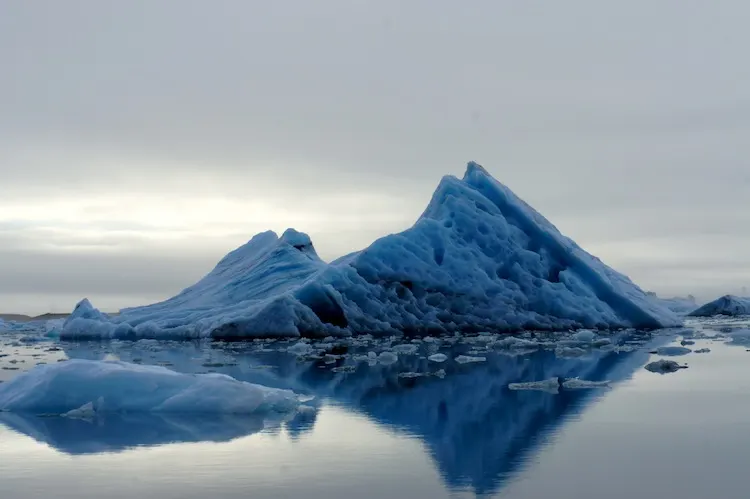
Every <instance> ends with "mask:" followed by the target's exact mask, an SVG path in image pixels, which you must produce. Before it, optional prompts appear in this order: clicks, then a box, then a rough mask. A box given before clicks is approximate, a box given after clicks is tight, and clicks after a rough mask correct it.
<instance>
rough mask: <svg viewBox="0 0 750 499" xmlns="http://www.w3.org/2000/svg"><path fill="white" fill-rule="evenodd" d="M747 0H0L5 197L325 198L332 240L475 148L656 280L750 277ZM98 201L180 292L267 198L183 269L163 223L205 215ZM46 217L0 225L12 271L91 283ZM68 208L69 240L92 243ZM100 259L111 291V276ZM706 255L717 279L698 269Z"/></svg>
mask: <svg viewBox="0 0 750 499" xmlns="http://www.w3.org/2000/svg"><path fill="white" fill-rule="evenodd" d="M748 15H750V6H749V5H748V4H747V2H742V1H740V0H731V1H727V2H722V3H721V5H720V6H718V5H715V4H711V3H708V2H703V3H701V2H692V3H685V2H682V1H678V0H664V1H660V2H647V1H645V0H635V1H632V2H619V3H612V2H601V1H596V0H572V1H569V2H558V3H555V2H552V3H549V2H497V1H492V0H478V1H475V2H471V3H470V4H465V3H461V2H448V1H446V0H438V1H435V0H432V1H428V0H415V1H410V2H402V1H396V0H382V1H377V2H376V1H370V0H358V1H349V0H326V1H321V2H309V1H303V0H292V1H287V2H256V1H244V0H222V1H219V2H204V1H199V0H179V1H178V0H164V1H160V2H152V1H147V0H132V1H129V2H99V1H95V0H70V1H67V2H56V1H53V0H47V1H38V2H25V1H21V0H11V1H6V2H3V4H2V6H0V60H2V61H3V78H0V208H1V207H2V206H3V204H2V202H11V201H13V202H16V203H27V204H28V205H29V206H33V205H39V206H42V205H44V203H45V202H46V200H47V199H51V198H56V199H57V198H66V197H67V198H71V199H72V198H85V197H87V196H93V195H105V196H106V195H112V196H116V195H122V194H123V193H125V194H128V196H130V197H129V199H130V200H129V202H138V199H139V198H138V196H147V195H150V196H154V195H156V196H163V198H164V202H165V203H170V202H171V200H175V199H182V200H185V199H194V200H195V203H196V205H198V206H199V205H200V203H201V202H203V199H205V197H207V196H220V197H223V198H226V199H235V200H247V199H256V198H257V199H262V200H264V201H268V202H269V203H270V204H269V206H274V207H276V209H279V210H280V209H281V208H279V207H282V206H287V207H290V206H291V207H297V208H299V207H302V210H297V211H299V212H304V211H305V210H304V208H305V207H306V206H310V207H320V206H324V205H325V210H327V211H325V210H321V212H323V211H325V213H330V220H328V221H327V222H326V223H324V224H322V225H317V224H316V225H315V226H313V227H306V226H305V224H306V223H308V221H307V220H305V219H304V218H303V217H302V216H300V218H299V220H298V222H299V223H296V222H294V220H290V221H289V224H290V225H297V226H298V228H299V229H300V230H305V231H308V232H311V233H312V235H313V237H314V238H315V241H316V245H317V246H318V247H319V249H320V250H321V253H323V254H324V255H326V256H328V257H333V256H336V255H337V254H340V253H341V252H346V251H349V250H351V249H356V248H358V247H361V246H364V245H366V244H367V243H368V242H369V241H370V240H371V239H373V238H374V237H375V236H377V235H381V234H384V233H387V232H390V231H394V230H400V229H403V228H405V227H406V226H407V225H408V223H409V222H410V221H411V220H413V219H414V218H416V217H417V216H418V215H419V212H420V210H421V208H422V207H423V206H424V204H426V202H427V201H428V199H429V196H430V194H431V192H432V190H433V189H434V188H435V186H436V185H437V183H438V182H439V179H440V177H441V176H442V175H443V174H446V173H453V174H460V173H461V169H462V165H463V164H464V163H465V162H466V161H467V160H477V161H479V162H481V163H483V164H485V166H487V167H488V169H489V170H490V171H491V172H492V173H493V174H494V175H496V176H497V178H498V179H500V180H501V181H503V182H505V183H507V184H508V185H509V186H510V187H511V188H513V189H514V190H515V191H516V192H517V193H518V194H519V195H521V196H522V197H524V198H525V199H526V200H527V201H528V202H529V203H530V204H532V205H533V206H535V207H536V208H538V209H539V211H541V212H542V213H543V214H544V215H546V216H547V217H548V218H550V220H552V221H553V222H554V223H556V224H557V225H558V226H559V227H560V228H561V229H562V230H563V231H564V232H565V233H567V234H568V235H570V236H572V237H573V238H574V239H576V240H578V241H579V242H581V244H582V245H584V247H588V246H591V247H593V248H603V249H604V250H605V252H606V253H605V254H600V255H599V256H601V257H602V259H603V260H605V261H607V262H610V263H613V265H615V266H617V264H618V263H622V264H623V265H624V268H620V270H623V271H625V272H633V273H635V274H636V275H634V277H639V282H641V281H640V278H643V279H645V281H646V282H644V285H647V286H648V287H657V288H659V286H662V288H659V289H667V288H668V289H670V290H671V289H672V288H673V286H672V285H671V284H669V285H668V286H667V285H666V284H664V283H663V281H664V280H665V279H661V278H659V279H656V278H654V279H652V278H651V277H650V276H656V275H662V274H663V273H664V272H669V275H670V276H671V277H670V279H669V281H670V283H673V282H676V281H675V279H674V278H675V276H679V270H678V269H676V268H674V266H675V265H677V266H678V267H679V268H681V269H682V272H683V274H684V279H683V281H684V283H685V284H684V287H685V289H684V291H685V292H686V293H687V292H694V293H697V292H698V291H699V290H698V289H693V288H694V287H695V288H701V289H709V288H710V289H711V291H712V292H713V290H715V289H719V288H721V287H722V286H723V285H726V286H727V287H733V286H735V285H736V282H737V280H738V279H740V277H733V276H730V275H727V274H726V273H724V272H723V271H720V269H722V268H723V267H724V266H726V265H728V264H730V263H731V265H735V266H736V270H737V272H736V273H735V276H744V275H745V272H746V270H747V269H748V268H750V265H749V264H747V263H744V261H743V260H742V258H741V257H738V256H735V254H732V255H725V254H723V253H721V252H716V251H715V248H714V247H713V243H712V241H715V240H716V239H715V238H716V237H718V236H722V238H723V236H732V237H731V238H729V237H728V238H723V239H722V241H724V244H727V245H729V246H732V247H734V248H737V255H739V254H740V253H741V251H743V250H744V248H746V247H747V242H746V241H747V240H748V236H747V235H746V234H744V233H743V227H746V226H747V222H748V221H749V220H748V219H747V216H746V215H745V214H744V213H745V212H746V211H747V210H746V206H747V202H746V200H747V199H748V196H750V168H748V160H749V159H750V90H748V89H750V66H749V65H747V64H742V63H741V62H740V61H742V60H744V56H745V54H744V47H746V46H747V45H748V43H749V42H750V35H749V34H748V32H747V29H746V19H747V18H748ZM365 193H366V194H368V196H364V194H365ZM342 194H346V195H347V196H348V197H346V199H347V200H346V201H342V206H341V208H340V209H339V210H330V209H329V207H328V205H326V203H327V202H328V203H329V204H330V203H331V201H330V200H331V199H338V198H336V196H341V195H342ZM374 194H380V196H379V197H378V196H375V195H374ZM92 209H96V208H92ZM107 209H108V210H110V211H108V212H106V213H107V217H105V219H104V220H103V221H102V220H99V219H97V220H91V221H88V220H82V221H81V226H80V227H78V229H80V228H81V227H87V228H88V229H91V230H101V231H102V232H104V233H105V234H103V235H102V236H101V237H102V243H103V244H107V245H109V246H111V248H110V249H109V250H108V251H110V253H108V254H107V255H104V253H102V255H103V256H101V258H107V259H109V260H107V265H112V266H113V268H116V267H117V265H118V261H120V260H118V259H119V258H126V257H125V256H122V255H120V256H118V252H117V251H114V250H112V248H114V249H115V250H121V251H120V253H122V252H123V251H124V249H128V250H130V249H132V248H134V247H135V248H141V249H139V251H142V253H139V260H138V265H143V266H144V267H145V268H151V269H152V271H151V272H137V271H136V270H135V266H136V263H132V265H133V268H131V269H129V272H131V274H130V275H131V276H132V277H128V278H127V279H130V281H129V282H130V284H127V285H126V286H125V285H124V286H125V287H126V288H127V290H128V293H130V294H128V296H130V297H132V296H134V295H133V294H135V295H139V293H141V294H142V295H143V296H145V295H146V294H147V292H148V289H149V288H152V287H154V286H157V287H158V286H160V285H161V284H159V283H161V282H167V283H171V284H168V285H165V286H164V291H166V288H169V289H174V288H176V287H178V286H177V281H176V280H177V279H179V276H184V278H183V281H182V283H183V284H184V285H187V284H189V279H188V276H194V274H195V273H193V274H191V273H190V272H189V269H188V267H187V266H188V265H196V266H197V267H201V268H204V269H205V268H207V267H210V265H211V264H212V263H213V258H215V257H217V255H218V253H220V252H224V251H228V250H229V249H231V247H232V246H233V245H235V243H237V244H239V243H240V242H241V241H242V240H244V239H247V238H249V236H250V235H252V234H251V232H252V231H254V230H259V229H260V225H261V224H260V221H258V220H257V218H258V215H257V214H252V213H249V214H248V215H247V217H248V221H247V223H246V224H243V223H241V222H237V221H232V222H231V223H229V222H227V221H222V220H215V221H212V223H213V224H215V225H216V226H217V227H218V226H221V224H226V226H225V227H222V231H223V232H222V233H223V235H222V237H220V238H218V239H217V240H215V241H213V242H210V241H203V240H201V241H199V244H198V246H199V247H197V248H193V249H192V250H187V253H188V254H189V258H188V259H189V260H190V261H189V262H188V263H185V267H182V266H180V267H179V268H180V270H179V271H178V270H168V269H169V268H171V267H169V265H168V264H166V267H164V270H163V272H164V280H161V277H160V273H161V272H162V270H161V268H162V264H161V262H164V261H166V260H169V259H170V258H171V253H170V252H176V251H186V249H185V247H184V246H180V245H179V243H176V242H175V243H174V244H173V245H172V246H170V244H164V245H153V244H151V243H149V237H151V236H153V235H154V234H156V233H158V231H159V230H163V231H169V232H171V233H174V234H177V233H178V232H179V231H188V232H189V231H192V232H193V233H195V234H200V233H201V232H205V231H206V230H207V228H206V226H205V223H206V222H205V221H202V222H200V223H199V222H197V221H196V222H195V223H194V224H193V225H192V226H190V227H166V228H164V227H163V228H161V229H158V228H154V227H148V226H138V225H139V224H138V223H136V222H134V221H132V220H128V219H127V213H128V206H122V207H121V208H118V207H116V206H115V207H114V208H112V207H109V208H107ZM102 210H103V209H102ZM118 210H120V211H118ZM290 212H294V213H296V211H294V210H291V211H290ZM351 212H356V213H355V214H356V216H351V215H350V213H351ZM377 213H382V216H374V215H372V214H377ZM96 214H99V215H103V214H104V212H103V211H101V210H100V211H97V212H96ZM110 214H111V216H110ZM368 214H370V215H368ZM53 215H54V214H51V215H50V220H49V221H47V222H44V221H43V222H40V221H36V222H34V221H27V220H24V219H22V218H21V219H19V220H11V221H8V220H6V221H5V222H3V223H4V224H5V225H4V227H5V230H4V236H3V238H4V239H3V240H4V241H5V242H6V243H7V246H5V248H6V250H5V251H6V252H5V253H4V255H3V260H4V262H7V263H5V265H6V267H8V268H7V270H4V271H3V272H2V273H0V281H2V282H4V283H5V284H4V286H6V288H5V289H11V288H12V287H13V286H18V290H19V293H20V289H21V288H23V289H26V290H27V291H28V292H29V293H43V292H45V290H47V289H48V288H49V289H51V288H50V287H55V289H59V291H60V292H61V293H62V292H63V291H64V289H63V288H66V286H67V287H68V288H70V289H73V288H75V289H76V290H79V289H80V288H82V287H83V286H81V285H78V284H76V285H73V284H70V283H71V281H72V280H73V279H72V278H70V276H68V277H66V278H65V279H62V280H58V281H56V282H62V284H52V283H51V281H50V279H52V276H54V275H55V274H54V272H53V273H52V274H50V276H51V277H50V278H49V279H47V280H46V281H44V282H42V281H39V280H35V279H37V278H36V277H35V278H33V279H32V278H29V279H26V280H24V275H23V274H22V273H19V272H16V271H13V270H12V267H14V264H13V262H14V261H18V262H22V261H23V262H25V263H23V265H21V264H20V263H19V265H18V266H17V268H23V269H26V271H27V272H33V269H34V268H37V269H39V270H38V271H37V273H42V270H41V269H47V268H48V266H52V267H53V268H54V267H59V266H63V265H66V266H68V265H69V266H70V268H75V269H76V271H77V272H80V273H81V274H80V278H79V279H78V280H77V282H80V283H86V282H89V281H87V279H88V277H86V276H87V275H89V274H90V273H92V272H93V270H87V268H86V267H85V266H76V265H73V264H71V263H70V261H69V260H66V258H73V257H72V256H70V255H67V256H61V255H60V254H59V253H60V252H54V251H53V252H51V253H50V252H48V251H47V252H43V251H41V250H40V246H39V245H38V243H39V237H40V236H39V229H40V227H49V226H50V225H54V224H55V221H54V216H53ZM6 218H7V217H6ZM107 220H111V223H108V222H107ZM10 222H13V227H10V226H9V225H7V224H9V223H10ZM357 223H359V224H360V225H361V228H360V229H359V230H357V229H356V227H354V225H356V224H357ZM58 225H60V229H61V230H60V231H59V233H58V234H57V235H56V236H55V237H57V238H62V239H60V241H59V242H60V244H61V245H62V246H65V244H67V245H68V246H70V247H74V246H76V244H77V243H79V242H80V241H79V239H80V238H79V237H78V236H77V235H76V234H75V230H76V229H77V228H76V227H70V226H68V227H67V229H69V230H68V231H67V232H65V231H64V230H62V229H65V227H62V226H61V224H58ZM268 225H271V221H270V220H269V223H268ZM273 228H275V229H277V230H283V229H282V228H280V227H273ZM11 229H13V230H11ZM224 229H225V230H224ZM117 231H119V232H120V233H119V234H115V233H114V232H117ZM128 231H130V233H128ZM65 234H67V235H65ZM149 234H151V236H150V235H149ZM50 237H51V236H50ZM644 240H647V241H649V244H650V246H649V247H656V248H661V252H660V254H663V253H669V252H670V251H672V250H673V249H675V248H676V249H679V254H678V255H676V257H675V260H674V262H672V263H670V262H665V261H663V259H662V258H661V256H659V255H655V254H652V255H648V254H644V255H637V256H638V263H634V262H633V261H632V260H628V258H627V256H628V255H627V254H625V253H627V251H626V250H624V249H622V248H626V247H629V246H628V244H630V245H631V246H632V245H633V244H635V243H636V242H638V241H644ZM685 241H692V243H691V244H685ZM701 241H702V242H701ZM89 242H90V243H91V244H92V245H93V243H94V242H95V241H91V240H90V241H89ZM608 242H609V243H610V244H607V243H608ZM619 243H621V247H618V245H619ZM224 246H226V247H224ZM22 248H23V250H22ZM143 248H148V250H146V249H143ZM222 248H223V249H222ZM23 251H33V252H32V253H23ZM71 251H73V250H71ZM86 251H88V250H86ZM103 251H104V250H103ZM81 255H83V253H80V254H79V256H80V257H81V258H82V259H85V258H84V257H83V256H81ZM218 256H220V255H218ZM76 258H78V256H77V257H76ZM193 258H195V260H192V259H193ZM122 261H125V260H122ZM50 262H52V263H50ZM66 262H67V263H66ZM149 262H151V263H149ZM155 262H158V263H155ZM675 262H676V263H675ZM696 262H703V263H701V264H702V265H704V267H702V268H701V269H696V268H695V267H694V266H693V264H694V263H696ZM129 265H130V264H129ZM180 265H182V264H180ZM641 265H642V266H643V267H640V266H641ZM149 266H150V267H149ZM104 267H105V264H104V263H101V266H100V267H98V268H97V270H96V271H97V272H99V273H100V274H99V275H107V276H108V277H109V278H111V279H112V282H111V284H110V287H111V289H110V291H113V292H114V291H115V290H116V288H117V287H118V284H117V282H116V281H117V277H118V276H117V275H116V273H111V272H110V273H106V272H105V269H104ZM667 267H669V269H668V270H666V269H667ZM643 269H649V270H643ZM659 269H662V270H659ZM705 269H715V270H716V273H715V276H716V281H715V282H707V281H706V279H704V278H703V277H700V278H698V277H695V279H692V280H691V278H690V275H694V276H699V275H701V276H702V275H703V274H704V271H705ZM6 271H7V272H8V273H7V274H6V273H5V272H6ZM659 272H661V274H659ZM146 274H148V275H146ZM71 275H72V274H71ZM136 276H137V277H136ZM741 278H744V277H741ZM30 282H36V284H35V285H34V286H36V287H35V289H31V287H33V286H31V284H30ZM138 282H140V283H141V284H138ZM681 282H682V281H681ZM66 283H67V284H66ZM691 283H693V284H691ZM90 285H91V286H92V287H94V288H96V289H97V290H100V291H104V288H106V287H107V285H106V282H104V279H102V282H100V283H93V282H90ZM139 286H140V287H141V288H142V290H141V291H138V289H137V288H138V287H139ZM679 286H683V285H682V284H680V285H679ZM688 288H690V289H688ZM159 289H162V288H159ZM680 289H682V288H680ZM657 290H658V289H657ZM9 292H10V291H9Z"/></svg>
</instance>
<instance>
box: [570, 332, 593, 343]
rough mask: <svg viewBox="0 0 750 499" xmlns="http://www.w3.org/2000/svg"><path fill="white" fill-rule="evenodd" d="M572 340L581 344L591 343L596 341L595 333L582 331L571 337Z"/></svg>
mask: <svg viewBox="0 0 750 499" xmlns="http://www.w3.org/2000/svg"><path fill="white" fill-rule="evenodd" d="M573 339H574V340H576V341H578V342H581V343H592V342H593V341H594V340H595V339H596V333H595V332H593V331H591V330H589V329H582V330H581V331H578V332H577V333H575V334H574V335H573Z"/></svg>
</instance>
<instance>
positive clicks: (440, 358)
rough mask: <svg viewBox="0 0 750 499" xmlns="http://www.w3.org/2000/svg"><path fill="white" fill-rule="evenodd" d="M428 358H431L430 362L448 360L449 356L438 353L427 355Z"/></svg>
mask: <svg viewBox="0 0 750 499" xmlns="http://www.w3.org/2000/svg"><path fill="white" fill-rule="evenodd" d="M427 360H429V361H430V362H445V361H446V360H448V356H447V355H445V354H444V353H436V354H434V355H430V356H429V357H427Z"/></svg>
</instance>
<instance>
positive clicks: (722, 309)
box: [690, 295, 750, 317]
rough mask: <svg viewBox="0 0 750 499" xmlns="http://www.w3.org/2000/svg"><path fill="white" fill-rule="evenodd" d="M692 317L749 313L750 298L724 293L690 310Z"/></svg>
mask: <svg viewBox="0 0 750 499" xmlns="http://www.w3.org/2000/svg"><path fill="white" fill-rule="evenodd" d="M690 315H691V316H693V317H712V316H714V315H730V316H737V315H750V298H743V297H739V296H733V295H725V296H722V297H721V298H718V299H716V300H714V301H712V302H710V303H706V304H705V305H703V306H702V307H700V308H698V309H696V310H693V311H692V312H690Z"/></svg>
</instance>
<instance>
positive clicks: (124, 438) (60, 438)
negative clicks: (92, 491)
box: [0, 412, 278, 454]
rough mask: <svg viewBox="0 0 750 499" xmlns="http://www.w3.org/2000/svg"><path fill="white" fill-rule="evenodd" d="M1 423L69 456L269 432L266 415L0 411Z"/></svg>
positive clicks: (214, 440) (228, 439) (211, 440)
mask: <svg viewBox="0 0 750 499" xmlns="http://www.w3.org/2000/svg"><path fill="white" fill-rule="evenodd" d="M0 423H2V424H4V425H6V426H8V427H9V428H11V429H13V430H15V431H16V432H18V433H23V434H26V435H28V436H30V437H32V438H33V439H35V440H37V441H39V442H44V443H45V444H47V445H49V446H51V447H53V448H55V449H57V450H58V451H60V452H65V453H67V454H96V453H102V452H119V451H123V450H126V449H129V448H132V447H141V446H155V445H163V444H168V443H177V442H228V441H230V440H233V439H235V438H239V437H244V436H247V435H252V434H254V433H258V432H260V431H262V430H264V429H265V430H269V429H272V428H274V427H276V426H278V422H277V421H275V420H273V419H271V420H268V419H264V418H263V417H261V416H232V415H216V416H210V417H209V416H205V417H196V416H184V415H178V414H174V415H172V414H170V415H164V414H159V415H157V414H146V413H142V414H108V415H106V417H105V418H97V419H96V420H94V421H87V420H82V419H70V418H64V417H38V416H31V415H22V414H12V413H1V412H0Z"/></svg>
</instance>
